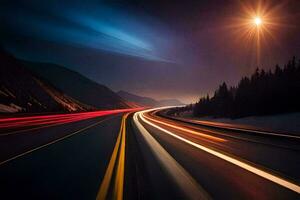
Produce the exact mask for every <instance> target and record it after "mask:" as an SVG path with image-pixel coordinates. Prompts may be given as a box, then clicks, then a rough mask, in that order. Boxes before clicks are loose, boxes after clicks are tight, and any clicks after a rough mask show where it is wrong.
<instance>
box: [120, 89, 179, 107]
mask: <svg viewBox="0 0 300 200" xmlns="http://www.w3.org/2000/svg"><path fill="white" fill-rule="evenodd" d="M117 94H118V95H119V96H120V97H122V98H123V99H125V100H127V101H128V102H131V103H135V104H137V105H139V106H148V107H156V106H178V105H183V103H182V102H180V101H179V100H177V99H164V100H159V101H158V100H155V99H153V98H150V97H141V96H138V95H136V94H132V93H129V92H126V91H123V90H121V91H119V92H117Z"/></svg>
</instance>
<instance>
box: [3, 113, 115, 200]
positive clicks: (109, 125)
mask: <svg viewBox="0 0 300 200" xmlns="http://www.w3.org/2000/svg"><path fill="white" fill-rule="evenodd" d="M120 122H121V117H120V116H117V117H114V118H111V119H109V120H106V121H104V122H103V123H100V124H99V125H98V126H95V127H92V128H90V129H86V130H84V131H82V132H80V133H78V134H75V135H73V136H72V137H68V138H65V139H64V140H61V141H59V142H57V143H54V144H52V145H49V146H47V147H45V148H42V149H39V150H38V151H34V152H31V153H30V154H27V155H24V156H22V157H19V158H18V159H15V160H12V161H11V162H8V163H5V164H3V165H1V166H0V177H1V180H0V184H1V188H0V194H1V198H2V199H20V198H26V199H95V198H96V195H97V192H98V188H99V186H100V183H101V180H102V179H103V177H104V174H105V170H106V167H107V164H108V163H109V159H110V156H111V152H112V151H113V147H114V144H115V142H116V139H117V134H118V131H119V127H120Z"/></svg>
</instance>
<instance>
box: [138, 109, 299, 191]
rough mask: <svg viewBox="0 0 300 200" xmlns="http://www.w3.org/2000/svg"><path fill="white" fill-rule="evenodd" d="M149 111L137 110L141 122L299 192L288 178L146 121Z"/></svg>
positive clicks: (297, 187)
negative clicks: (145, 116)
mask: <svg viewBox="0 0 300 200" xmlns="http://www.w3.org/2000/svg"><path fill="white" fill-rule="evenodd" d="M149 111H150V110H146V111H141V112H138V114H139V117H140V119H141V120H142V121H143V122H145V123H147V124H149V125H150V126H153V127H155V128H157V129H159V130H161V131H163V132H165V133H167V134H169V135H170V136H172V137H174V138H176V139H179V140H181V141H183V142H185V143H187V144H190V145H192V146H194V147H196V148H198V149H201V150H203V151H205V152H207V153H209V154H212V155H214V156H216V157H218V158H221V159H223V160H225V161H228V162H230V163H232V164H234V165H236V166H239V167H241V168H243V169H245V170H247V171H250V172H252V173H254V174H256V175H258V176H260V177H263V178H265V179H267V180H269V181H272V182H274V183H277V184H279V185H281V186H283V187H285V188H287V189H290V190H292V191H294V192H297V193H300V186H299V185H297V184H295V183H292V182H290V181H288V180H286V179H284V178H281V177H279V176H276V175H273V174H271V173H269V172H266V171H263V170H261V169H258V168H256V167H254V166H252V165H250V164H247V163H245V162H242V161H240V160H237V159H235V158H232V157H230V156H228V155H225V154H222V153H220V152H218V151H215V150H213V149H210V148H207V147H205V146H202V145H200V144H197V143H194V142H192V141H190V140H187V139H185V138H183V137H181V136H178V135H176V134H174V133H172V132H170V131H168V130H166V129H164V128H162V127H160V126H157V125H155V124H153V123H152V122H150V121H148V120H147V119H145V118H144V117H143V114H144V113H145V112H149Z"/></svg>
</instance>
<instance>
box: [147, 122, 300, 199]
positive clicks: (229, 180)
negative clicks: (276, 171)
mask: <svg viewBox="0 0 300 200" xmlns="http://www.w3.org/2000/svg"><path fill="white" fill-rule="evenodd" d="M144 126H145V127H146V128H147V129H148V130H149V131H150V132H151V133H152V135H153V136H154V137H155V138H156V139H157V140H158V141H159V142H160V143H161V144H162V145H163V146H164V147H165V148H166V149H167V150H168V152H169V153H170V152H172V153H171V155H173V156H174V158H175V159H176V160H177V161H181V162H179V163H181V164H182V165H183V166H184V167H185V168H186V169H189V170H188V171H189V172H190V173H191V174H192V175H193V177H195V178H196V179H197V180H198V182H199V183H200V184H201V185H203V186H204V189H207V191H208V192H209V193H210V194H211V195H212V196H213V198H217V199H220V198H221V197H223V198H224V197H227V198H237V197H239V198H243V199H251V198H267V197H268V198H269V197H270V198H275V199H280V198H283V197H285V198H288V199H289V198H290V199H293V198H297V197H299V196H298V195H297V194H296V193H293V192H291V191H290V190H287V189H285V188H282V187H281V186H279V185H277V184H274V183H272V182H270V181H268V180H266V179H264V178H261V177H259V176H257V175H254V174H253V173H250V172H249V171H246V170H244V169H241V168H240V167H237V166H236V165H232V164H230V163H226V162H225V163H224V161H222V160H220V159H218V158H216V157H215V155H214V156H211V155H208V154H207V152H203V150H202V151H199V150H195V148H191V145H187V143H186V144H183V143H182V141H181V142H179V141H178V138H172V137H170V136H168V135H167V134H166V132H164V131H161V130H158V129H157V128H153V126H149V124H148V125H147V124H145V123H144ZM159 126H161V124H160V125H159ZM164 128H168V129H170V127H164ZM172 132H175V133H176V134H178V133H179V132H180V131H178V130H177V132H176V131H175V130H172ZM199 170H200V171H201V172H199ZM228 172H229V174H227V173H228ZM230 173H231V174H230ZM207 175H210V176H211V177H209V176H207ZM212 180H216V181H212Z"/></svg>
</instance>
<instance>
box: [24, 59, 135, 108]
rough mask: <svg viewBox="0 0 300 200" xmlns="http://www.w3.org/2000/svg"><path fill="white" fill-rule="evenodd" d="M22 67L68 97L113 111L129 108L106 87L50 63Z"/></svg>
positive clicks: (128, 105)
mask: <svg viewBox="0 0 300 200" xmlns="http://www.w3.org/2000/svg"><path fill="white" fill-rule="evenodd" d="M23 63H24V65H25V66H26V67H27V68H28V69H30V70H31V71H32V72H33V73H35V74H36V75H37V76H39V77H41V78H43V79H44V80H47V81H48V82H49V83H51V84H52V85H54V86H55V87H56V88H58V89H60V90H61V91H62V92H64V93H65V94H67V95H68V96H70V97H72V98H74V99H77V100H78V101H80V102H82V103H84V104H87V105H90V106H93V107H96V108H97V109H115V108H128V107H131V105H130V104H128V103H127V102H126V101H125V100H124V99H122V98H121V97H120V96H118V95H117V94H116V93H114V92H113V91H112V90H110V89H109V88H108V87H106V86H104V85H101V84H99V83H96V82H94V81H92V80H90V79H88V78H86V77H84V76H83V75H81V74H79V73H78V72H75V71H72V70H70V69H67V68H65V67H63V66H60V65H56V64H51V63H37V62H28V61H23Z"/></svg>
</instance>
